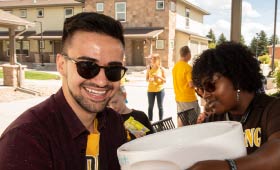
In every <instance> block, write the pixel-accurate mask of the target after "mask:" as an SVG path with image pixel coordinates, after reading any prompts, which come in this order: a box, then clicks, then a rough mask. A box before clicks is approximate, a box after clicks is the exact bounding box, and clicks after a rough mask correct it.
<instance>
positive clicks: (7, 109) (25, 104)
mask: <svg viewBox="0 0 280 170" xmlns="http://www.w3.org/2000/svg"><path fill="white" fill-rule="evenodd" d="M46 98H47V97H36V98H33V99H27V100H18V101H15V102H7V103H0V108H1V110H0V135H1V134H2V132H3V131H4V130H5V129H6V127H7V126H8V125H9V124H10V123H11V122H12V121H13V120H15V119H16V118H17V117H18V116H19V115H20V114H21V113H22V112H24V111H25V110H26V109H28V108H30V107H32V106H34V105H36V104H38V103H40V102H41V101H43V100H45V99H46Z"/></svg>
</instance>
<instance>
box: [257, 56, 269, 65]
mask: <svg viewBox="0 0 280 170" xmlns="http://www.w3.org/2000/svg"><path fill="white" fill-rule="evenodd" d="M258 60H259V61H260V62H261V63H262V64H269V63H270V56H269V55H268V54H265V55H262V56H259V57H258Z"/></svg>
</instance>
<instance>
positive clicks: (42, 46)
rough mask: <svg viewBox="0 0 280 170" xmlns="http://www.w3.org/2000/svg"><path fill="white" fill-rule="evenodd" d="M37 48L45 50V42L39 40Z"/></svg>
mask: <svg viewBox="0 0 280 170" xmlns="http://www.w3.org/2000/svg"><path fill="white" fill-rule="evenodd" d="M39 48H40V49H44V48H45V41H44V40H39Z"/></svg>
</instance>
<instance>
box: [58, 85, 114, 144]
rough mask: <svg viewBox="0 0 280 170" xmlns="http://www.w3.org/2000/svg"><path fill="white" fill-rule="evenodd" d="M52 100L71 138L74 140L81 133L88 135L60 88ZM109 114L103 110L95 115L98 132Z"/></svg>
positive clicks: (107, 110)
mask: <svg viewBox="0 0 280 170" xmlns="http://www.w3.org/2000/svg"><path fill="white" fill-rule="evenodd" d="M54 100H55V102H56V103H57V108H58V110H59V112H60V113H61V114H62V117H63V119H64V120H65V124H66V126H67V128H68V129H69V131H70V133H71V136H72V138H73V139H74V138H76V137H78V136H80V135H81V134H83V133H87V134H89V131H88V130H87V129H86V127H85V126H84V125H83V124H82V122H81V121H80V119H79V118H78V117H77V115H76V114H75V112H74V111H73V109H72V108H71V107H70V105H69V104H68V103H67V101H66V99H65V96H64V93H63V90H62V88H61V89H60V90H59V91H58V92H57V93H56V94H55V95H54ZM58 104H59V105H58ZM108 112H110V111H109V108H105V109H104V110H103V111H102V112H100V113H98V114H97V116H96V117H97V119H98V130H99V131H100V130H102V129H103V128H105V125H106V115H107V113H108Z"/></svg>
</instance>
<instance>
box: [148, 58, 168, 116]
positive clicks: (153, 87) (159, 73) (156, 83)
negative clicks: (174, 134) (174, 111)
mask: <svg viewBox="0 0 280 170" xmlns="http://www.w3.org/2000/svg"><path fill="white" fill-rule="evenodd" d="M150 57H151V64H150V66H149V67H148V68H147V74H146V81H147V82H148V83H149V84H148V102H149V103H148V104H149V107H148V117H149V120H150V121H152V120H153V109H154V103H155V98H157V104H158V110H159V120H162V118H163V99H164V95H165V92H164V83H165V82H166V78H165V71H164V69H163V68H162V67H161V65H160V56H159V54H156V53H155V54H152V55H151V56H150Z"/></svg>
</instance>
